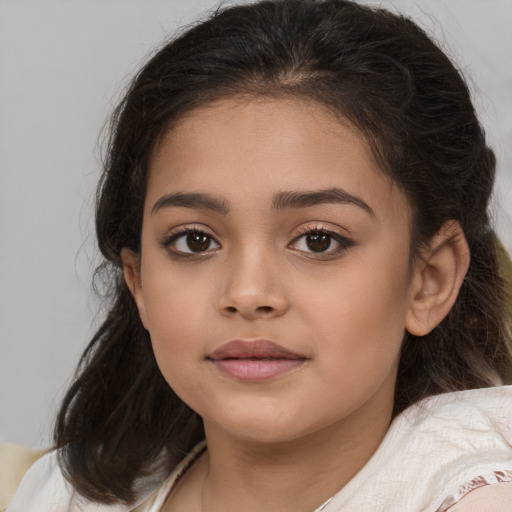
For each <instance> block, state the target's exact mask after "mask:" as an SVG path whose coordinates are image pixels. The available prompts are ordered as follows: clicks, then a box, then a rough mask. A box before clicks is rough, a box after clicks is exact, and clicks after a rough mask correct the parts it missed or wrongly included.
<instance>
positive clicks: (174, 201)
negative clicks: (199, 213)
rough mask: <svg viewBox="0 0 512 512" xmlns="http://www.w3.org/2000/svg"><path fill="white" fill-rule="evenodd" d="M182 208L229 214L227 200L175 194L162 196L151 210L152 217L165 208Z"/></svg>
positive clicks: (201, 195) (207, 195)
mask: <svg viewBox="0 0 512 512" xmlns="http://www.w3.org/2000/svg"><path fill="white" fill-rule="evenodd" d="M173 206H181V207H183V208H199V209H203V210H212V211H214V212H217V213H222V214H224V215H226V214H228V213H229V205H228V204H227V202H226V200H225V199H221V198H218V197H215V196H211V195H209V194H200V193H191V194H184V193H181V192H175V193H173V194H166V195H165V196H162V197H161V198H160V199H158V201H157V202H156V203H155V204H154V206H153V208H152V209H151V215H154V214H155V213H157V212H158V211H159V210H161V209H163V208H171V207H173Z"/></svg>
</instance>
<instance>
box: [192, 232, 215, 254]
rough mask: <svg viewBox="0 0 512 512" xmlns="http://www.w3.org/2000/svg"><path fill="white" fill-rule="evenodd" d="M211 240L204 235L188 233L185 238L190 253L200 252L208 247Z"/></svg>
mask: <svg viewBox="0 0 512 512" xmlns="http://www.w3.org/2000/svg"><path fill="white" fill-rule="evenodd" d="M211 240H212V239H211V237H209V236H208V235H205V234H204V233H189V234H188V235H187V237H186V244H187V247H188V248H189V249H190V250H191V251H192V252H202V251H206V250H207V249H208V248H209V247H210V243H211Z"/></svg>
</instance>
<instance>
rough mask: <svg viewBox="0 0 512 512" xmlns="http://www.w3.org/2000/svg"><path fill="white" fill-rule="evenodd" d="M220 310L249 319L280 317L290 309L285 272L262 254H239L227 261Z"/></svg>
mask: <svg viewBox="0 0 512 512" xmlns="http://www.w3.org/2000/svg"><path fill="white" fill-rule="evenodd" d="M226 266H227V270H226V272H225V273H224V275H223V281H222V285H221V293H220V295H219V300H218V308H219V312H220V313H221V314H222V315H223V316H228V317H242V318H244V319H246V320H258V319H271V318H276V317H279V316H281V315H283V314H285V313H286V311H287V310H288V309H289V301H288V298H287V294H286V291H285V283H284V279H283V275H282V273H280V272H279V270H278V269H276V268H274V267H273V266H272V263H271V261H270V258H267V257H265V256H264V255H262V254H254V253H253V254H246V255H240V257H238V258H236V259H235V261H233V260H232V261H230V262H227V263H226Z"/></svg>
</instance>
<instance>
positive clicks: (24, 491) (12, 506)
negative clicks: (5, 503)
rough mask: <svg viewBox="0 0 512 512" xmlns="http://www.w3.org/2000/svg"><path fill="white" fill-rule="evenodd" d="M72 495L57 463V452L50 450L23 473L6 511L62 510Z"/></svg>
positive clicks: (67, 506) (66, 507)
mask: <svg viewBox="0 0 512 512" xmlns="http://www.w3.org/2000/svg"><path fill="white" fill-rule="evenodd" d="M72 495H73V492H72V489H71V488H70V486H69V485H68V483H67V482H66V480H65V479H64V477H63V475H62V473H61V471H60V468H59V465H58V463H57V454H56V452H55V451H52V452H49V453H46V454H45V455H43V456H42V457H40V458H38V459H37V460H36V461H35V463H34V464H33V465H32V466H31V467H30V469H28V471H27V472H26V473H25V475H24V477H23V479H22V481H21V483H20V485H19V487H18V488H17V490H16V493H15V494H14V497H13V499H12V501H11V502H10V503H9V508H8V511H9V512H18V511H19V512H31V511H35V510H40V511H41V512H43V511H46V510H48V511H49V510H55V512H58V511H60V510H63V511H64V510H67V509H68V508H69V505H70V503H71V499H72Z"/></svg>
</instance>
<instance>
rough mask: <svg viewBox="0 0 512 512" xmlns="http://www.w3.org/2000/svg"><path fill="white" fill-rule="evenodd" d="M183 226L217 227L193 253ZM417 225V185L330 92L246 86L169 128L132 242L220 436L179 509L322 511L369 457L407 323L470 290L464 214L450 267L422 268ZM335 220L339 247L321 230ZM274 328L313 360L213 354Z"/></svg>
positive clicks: (164, 326)
mask: <svg viewBox="0 0 512 512" xmlns="http://www.w3.org/2000/svg"><path fill="white" fill-rule="evenodd" d="M334 188H337V189H342V190H343V191H344V192H345V193H348V194H350V198H351V200H350V201H348V202H347V201H344V202H339V200H333V199H332V198H330V199H325V198H324V200H322V201H320V202H319V204H312V205H309V206H304V205H302V206H301V207H297V205H296V204H295V205H290V204H287V203H286V201H284V202H283V201H281V204H280V207H279V208H276V207H275V203H276V197H277V196H278V195H279V194H281V196H280V197H281V198H283V197H284V196H283V195H282V193H283V192H298V193H310V192H317V191H319V190H332V189H334ZM177 193H180V194H206V195H207V196H208V198H212V197H213V198H214V199H215V200H216V201H217V203H220V204H217V203H216V204H215V205H214V206H215V209H212V204H210V203H211V201H210V202H208V200H207V201H206V202H205V201H204V200H203V201H202V202H197V200H196V199H197V196H196V197H195V199H194V198H192V199H191V198H190V197H188V199H187V200H186V201H181V203H176V201H175V200H174V201H173V200H172V198H171V200H170V199H169V196H172V195H173V194H177ZM173 197H175V196H173ZM317 202H318V201H317ZM185 203H186V204H185ZM220 206H222V208H220ZM221 210H222V211H221ZM184 229H196V230H197V229H200V230H201V232H202V233H203V234H200V236H205V235H206V238H203V240H206V245H204V246H201V247H205V249H204V250H201V251H200V252H191V249H190V245H188V244H187V238H186V236H185V235H184V234H183V230H184ZM410 230H411V215H410V212H409V207H408V203H407V200H406V199H405V197H404V196H403V194H402V193H401V191H400V189H399V188H398V187H397V186H396V185H394V184H393V183H392V182H391V180H390V179H389V178H388V177H387V176H386V175H385V174H384V173H383V172H382V171H381V170H380V169H379V167H378V165H377V164H376V162H375V160H374V158H373V156H372V154H371V152H370V150H369V148H368V146H367V144H366V142H365V140H364V139H363V138H362V137H361V136H360V135H359V134H358V133H357V131H356V130H355V129H354V128H353V127H352V126H351V125H350V124H348V123H342V122H340V121H339V120H336V119H334V118H333V117H332V116H331V115H330V114H329V113H328V112H327V111H326V110H325V108H324V107H322V106H321V105H319V104H316V103H313V102H306V101H304V100H296V99H289V98H278V99H268V98H267V99H248V98H232V99H228V100H223V101H218V102H216V103H214V104H212V105H210V106H208V107H207V108H203V109H198V110H195V111H193V112H192V113H189V114H187V115H186V116H185V117H184V118H182V119H181V120H180V121H179V122H178V123H177V124H176V125H175V126H174V127H173V128H172V130H171V131H169V133H168V134H167V135H166V136H165V137H164V138H163V139H162V141H161V142H160V144H159V146H158V147H157V149H156V151H155V153H154V155H153V158H152V161H151V165H150V174H149V181H148V187H147V195H146V201H145V211H144V220H143V230H142V251H141V255H137V254H133V253H131V252H130V251H128V250H124V251H123V254H122V256H123V261H124V264H125V276H126V279H127V283H128V285H129V287H130V289H131V290H132V293H133V295H134V298H135V300H136V303H137V306H138V308H139V313H140V316H141V319H142V321H143V323H144V326H145V327H146V329H147V330H148V331H149V332H150V335H151V339H152V343H153V348H154V352H155V356H156V359H157V362H158V365H159V367H160V369H161V371H162V373H163V375H164V377H165V378H166V380H167V382H168V383H169V385H170V386H171V387H172V388H173V389H174V391H175V392H176V393H177V394H178V395H179V396H180V397H181V398H182V399H183V400H184V401H185V402H186V403H187V404H188V405H189V406H190V407H192V408H193V409H194V410H195V411H196V412H197V413H198V414H199V415H200V416H201V417H202V418H203V420H204V425H205V432H206V437H207V443H208V452H207V454H205V455H204V456H202V457H201V458H200V459H199V461H198V462H197V463H196V464H195V465H194V466H193V467H192V469H190V470H189V471H188V472H187V473H186V475H185V476H184V477H183V478H182V479H181V480H180V482H179V484H178V486H177V487H176V488H175V489H174V491H173V492H172V493H171V494H170V496H169V498H168V500H167V502H166V505H165V507H164V510H166V511H171V510H172V511H185V510H186V511H187V512H191V511H194V510H197V511H199V510H205V511H206V510H207V511H209V512H212V511H221V510H222V511H224V512H230V511H239V510H244V511H247V512H250V511H253V510H254V511H256V510H257V511H261V510H267V511H273V510H276V511H277V510H279V511H280V512H286V511H288V510H289V511H294V512H297V511H299V512H300V511H304V512H310V511H312V510H314V509H315V508H316V507H318V506H319V505H320V504H321V503H322V502H323V501H325V500H326V499H327V498H328V497H329V496H331V495H332V494H334V493H335V492H336V491H338V490H339V489H340V488H341V487H342V486H343V485H344V484H345V483H346V482H348V481H349V480H350V479H351V478H352V477H353V476H354V475H355V473H357V471H358V470H359V469H360V468H361V467H362V466H363V465H364V464H365V463H366V462H367V461H368V460H369V458H370V457H371V455H372V454H373V453H374V452H375V450H376V449H377V447H378V445H379V444H380V442H381V441H382V438H383V437H384V435H385V433H386V431H387V429H388V426H389V423H390V420H391V412H392V407H393V394H394V387H395V380H396V371H397V365H398V360H399V351H400V347H401V343H402V340H403V336H404V332H405V330H406V329H408V330H410V331H411V332H414V333H420V334H421V333H423V334H424V333H426V332H428V330H430V329H431V328H432V327H433V326H434V325H436V323H438V321H440V318H442V316H444V315H445V314H446V312H447V310H448V309H449V307H451V303H453V300H455V296H456V291H457V290H458V288H457V283H458V281H457V280H454V279H451V277H450V276H452V274H453V272H452V271H451V270H450V271H448V270H447V271H446V272H445V271H444V270H442V269H444V268H445V267H446V268H447V266H450V265H451V267H450V268H452V270H453V268H455V267H457V265H453V264H451V263H453V262H454V261H455V259H456V258H455V257H454V254H455V252H456V251H454V250H453V247H452V245H450V244H445V240H447V237H449V236H451V235H452V234H453V230H457V226H451V227H450V226H448V227H447V228H446V230H445V231H446V233H445V232H443V233H441V234H440V235H439V237H440V238H439V240H438V241H437V245H436V248H437V249H439V248H443V247H447V248H448V249H447V250H437V251H435V254H436V256H435V258H438V259H439V261H441V260H443V258H444V260H443V261H445V263H446V265H445V266H444V267H443V266H442V265H438V264H437V260H434V259H431V260H430V261H428V260H427V261H425V260H421V262H420V263H418V264H414V265H413V266H412V267H411V263H410ZM319 231H320V232H321V234H323V235H324V236H325V235H326V234H327V238H324V240H327V245H328V249H327V250H323V249H322V250H321V251H318V250H317V249H318V247H319V246H318V245H314V244H313V245H311V244H309V245H308V240H309V242H311V238H309V239H308V238H307V236H306V234H305V233H308V232H316V233H317V234H318V232H319ZM329 241H330V242H329ZM208 244H209V245H208ZM329 244H330V245H329ZM193 247H194V248H197V245H193ZM311 247H313V249H314V250H312V249H311ZM323 247H325V246H322V248H323ZM457 247H458V246H457ZM459 249H460V250H459ZM459 249H457V250H458V253H457V254H459V253H460V254H463V253H464V250H463V247H462V248H460V247H459ZM433 254H434V252H433ZM440 268H441V270H440ZM457 268H458V267H457ZM445 276H447V277H446V278H445ZM450 279H451V281H450ZM450 283H451V284H450ZM455 288H457V290H455ZM441 303H442V307H441V306H440V304H441ZM436 308H437V309H436ZM259 338H264V339H268V340H272V341H273V342H275V343H278V344H279V345H281V346H283V347H285V348H286V349H288V350H290V351H292V352H294V353H296V354H298V355H300V356H301V358H302V361H301V364H300V365H298V367H295V368H293V369H292V370H291V371H288V372H285V373H283V374H280V375H278V376H276V377H275V378H271V379H267V380H263V381H260V382H252V381H251V382H247V381H243V380H240V379H237V378H234V377H232V376H230V375H226V374H225V373H224V372H222V371H221V370H219V368H218V367H217V366H216V365H215V364H213V363H212V361H211V360H210V359H209V357H210V356H211V354H212V353H213V352H214V351H215V350H217V349H218V348H219V347H221V346H222V345H223V344H225V343H226V342H228V341H231V340H234V339H244V340H254V339H259Z"/></svg>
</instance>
